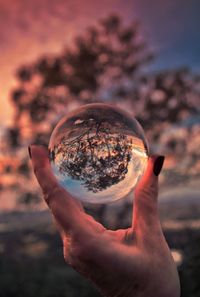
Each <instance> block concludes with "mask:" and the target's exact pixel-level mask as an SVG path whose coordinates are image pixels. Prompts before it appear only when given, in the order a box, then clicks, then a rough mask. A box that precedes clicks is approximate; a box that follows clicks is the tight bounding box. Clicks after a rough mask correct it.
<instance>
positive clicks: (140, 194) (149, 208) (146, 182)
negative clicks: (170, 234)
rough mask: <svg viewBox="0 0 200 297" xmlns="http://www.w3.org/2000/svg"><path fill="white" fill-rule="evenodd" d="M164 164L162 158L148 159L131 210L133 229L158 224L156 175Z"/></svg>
mask: <svg viewBox="0 0 200 297" xmlns="http://www.w3.org/2000/svg"><path fill="white" fill-rule="evenodd" d="M163 162H164V157H163V156H152V157H150V158H149V161H148V165H147V169H146V172H145V173H144V175H143V177H142V179H141V180H140V181H139V183H138V185H137V188H136V190H135V197H134V208H133V229H134V230H137V231H138V230H140V231H141V230H142V232H144V230H146V229H148V231H149V228H150V229H151V228H152V227H153V226H155V225H158V224H159V217H158V209H157V208H158V207H157V196H158V175H159V173H160V171H161V169H162V166H163Z"/></svg>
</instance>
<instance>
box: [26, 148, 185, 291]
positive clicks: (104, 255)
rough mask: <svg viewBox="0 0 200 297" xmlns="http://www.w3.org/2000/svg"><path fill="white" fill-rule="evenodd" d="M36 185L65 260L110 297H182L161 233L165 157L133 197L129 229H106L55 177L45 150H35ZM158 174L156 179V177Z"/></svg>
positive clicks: (156, 160)
mask: <svg viewBox="0 0 200 297" xmlns="http://www.w3.org/2000/svg"><path fill="white" fill-rule="evenodd" d="M30 153H31V157H32V164H33V168H34V172H35V175H36V177H37V180H38V182H39V184H40V186H41V188H42V190H43V194H44V199H45V201H46V202H47V204H48V206H49V208H50V210H51V212H52V214H53V216H54V218H55V220H56V223H57V225H58V229H59V232H60V234H61V237H62V241H63V252H64V258H65V260H66V262H67V263H69V264H70V265H71V266H72V267H73V268H74V269H76V270H77V271H78V272H79V273H81V274H82V275H83V276H85V277H86V278H88V279H90V280H91V281H92V282H93V283H94V284H95V285H96V287H97V288H98V289H99V290H100V292H101V293H102V294H103V296H106V297H179V296H180V285H179V278H178V273H177V269H176V266H175V263H174V261H173V258H172V256H171V253H170V250H169V248H168V245H167V243H166V241H165V238H164V236H163V233H162V229H161V225H160V221H159V216H158V209H157V196H158V177H157V176H156V175H158V173H159V172H160V170H161V167H162V163H163V160H164V159H163V158H162V157H156V156H154V157H151V158H150V159H149V162H148V166H147V170H146V172H145V174H144V176H143V178H142V179H141V180H140V182H139V184H138V186H137V188H136V191H135V198H134V208H133V221H132V226H131V227H130V228H128V229H126V230H125V229H122V230H117V231H111V230H106V229H105V228H104V227H103V226H102V225H101V224H100V223H98V222H96V221H95V220H94V219H93V218H92V217H91V216H89V215H88V214H86V213H85V212H84V209H83V207H82V205H81V203H80V202H79V201H77V200H75V199H73V197H71V195H70V194H69V193H68V192H67V191H65V190H64V189H63V188H62V187H61V186H60V185H59V184H58V182H57V180H56V178H55V177H54V175H53V173H52V171H51V166H50V163H49V159H48V153H47V151H46V149H44V148H43V147H41V146H31V148H30ZM154 172H155V173H156V175H155V174H154Z"/></svg>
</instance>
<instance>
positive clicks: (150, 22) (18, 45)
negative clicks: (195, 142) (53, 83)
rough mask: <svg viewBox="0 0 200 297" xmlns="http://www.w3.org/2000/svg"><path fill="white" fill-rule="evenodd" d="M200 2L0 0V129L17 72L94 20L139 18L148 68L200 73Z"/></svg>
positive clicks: (7, 113) (8, 119)
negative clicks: (150, 57)
mask: <svg viewBox="0 0 200 297" xmlns="http://www.w3.org/2000/svg"><path fill="white" fill-rule="evenodd" d="M199 11H200V1H199V0H190V1H189V0H185V1H184V0H167V1H164V0H151V1H149V0H126V1H124V0H101V1H98V0H84V1H81V0H6V1H5V0H0V69H1V72H0V125H6V124H9V123H11V121H12V108H11V104H10V101H9V94H10V91H11V89H12V88H13V87H14V86H15V84H16V80H15V72H16V69H17V68H18V67H19V66H20V65H23V64H26V63H31V62H33V61H34V60H36V59H37V58H38V57H39V56H41V55H44V54H54V53H59V52H61V51H62V49H63V48H64V47H65V46H66V45H69V44H70V43H71V42H72V40H73V36H74V35H76V34H80V33H81V32H83V30H84V29H85V28H86V27H87V26H88V25H91V24H94V23H95V22H96V21H97V20H98V19H99V18H101V17H104V16H107V15H109V14H111V13H118V14H119V15H121V16H122V18H123V19H124V21H125V22H129V21H131V20H134V19H138V20H139V21H140V23H141V27H140V32H141V35H142V36H143V37H144V39H145V40H146V41H147V43H148V45H149V48H151V49H152V50H153V51H154V52H155V53H156V55H157V58H156V60H155V62H154V63H153V64H152V65H151V66H149V70H153V71H154V70H156V71H157V70H161V69H166V68H174V67H179V66H188V67H190V68H192V69H193V70H194V71H200V59H199V51H200V33H199V28H200V18H199Z"/></svg>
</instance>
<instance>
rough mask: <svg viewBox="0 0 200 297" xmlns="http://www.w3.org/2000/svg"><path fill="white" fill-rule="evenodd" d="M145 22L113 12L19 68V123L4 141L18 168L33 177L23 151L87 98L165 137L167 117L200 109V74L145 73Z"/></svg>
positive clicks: (43, 141)
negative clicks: (68, 43)
mask: <svg viewBox="0 0 200 297" xmlns="http://www.w3.org/2000/svg"><path fill="white" fill-rule="evenodd" d="M138 26H139V25H138V23H137V22H133V23H132V24H131V25H129V26H125V25H124V24H123V23H122V21H121V19H120V18H119V17H118V16H116V15H111V16H109V17H107V18H105V19H102V20H100V21H99V22H98V23H97V24H96V25H95V26H92V27H90V28H88V29H87V31H86V32H85V34H83V35H81V36H79V37H77V38H75V41H74V44H73V45H72V46H71V48H67V49H65V50H64V51H63V52H62V53H60V54H59V55H55V56H46V57H42V58H40V59H39V60H38V61H36V62H35V63H33V64H31V65H25V66H22V67H21V68H20V69H19V70H18V71H17V78H18V86H17V88H16V89H15V90H13V92H12V95H11V101H12V104H13V105H14V110H15V114H14V118H13V126H12V127H10V128H9V129H8V130H7V134H6V137H7V145H4V146H3V149H4V152H5V153H6V152H8V151H9V152H12V153H14V156H15V157H16V156H17V158H18V159H21V161H22V164H19V166H18V168H17V169H16V170H17V173H20V174H22V175H23V176H27V177H28V178H29V175H28V167H27V165H26V163H27V161H28V159H27V158H24V153H22V151H23V150H24V149H26V148H27V146H28V145H29V144H30V143H35V144H36V143H38V144H45V145H47V143H48V141H49V136H50V133H51V131H52V129H53V127H54V126H55V123H57V121H58V120H59V118H60V117H61V116H62V115H63V114H66V113H67V112H68V111H69V110H70V109H72V108H74V107H76V106H79V105H80V104H85V103H91V102H97V101H98V102H100V101H106V102H110V103H113V104H118V105H119V106H121V107H123V108H126V109H128V110H129V112H131V113H132V114H134V115H136V116H137V118H138V119H139V120H140V122H141V123H142V125H143V126H144V128H145V131H146V132H147V134H148V135H149V138H150V139H151V140H152V141H154V140H155V141H156V140H158V139H159V137H160V133H161V131H162V129H163V125H164V124H166V122H168V123H175V122H177V121H179V120H181V119H184V118H185V117H186V116H188V115H189V114H191V113H194V112H196V111H197V105H198V102H199V98H200V87H199V86H200V77H199V76H198V75H197V74H193V73H191V72H190V71H189V70H187V69H179V70H176V71H167V72H162V73H157V74H154V75H152V74H145V72H144V71H143V66H145V65H146V64H147V63H148V62H150V61H151V60H152V58H153V55H152V54H151V53H150V52H149V50H148V48H147V46H146V43H145V42H144V41H143V40H142V38H141V36H140V34H139V30H138ZM198 106H200V105H198ZM13 174H15V173H14V172H13ZM22 200H23V201H26V199H25V200H24V199H21V201H22ZM27 201H30V199H29V198H28V200H27Z"/></svg>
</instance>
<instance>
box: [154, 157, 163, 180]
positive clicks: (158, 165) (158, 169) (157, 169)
mask: <svg viewBox="0 0 200 297" xmlns="http://www.w3.org/2000/svg"><path fill="white" fill-rule="evenodd" d="M164 160H165V157H164V156H159V157H158V158H157V159H156V160H155V163H154V166H153V172H154V174H155V175H156V176H158V175H159V174H160V172H161V169H162V167H163V163H164Z"/></svg>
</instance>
